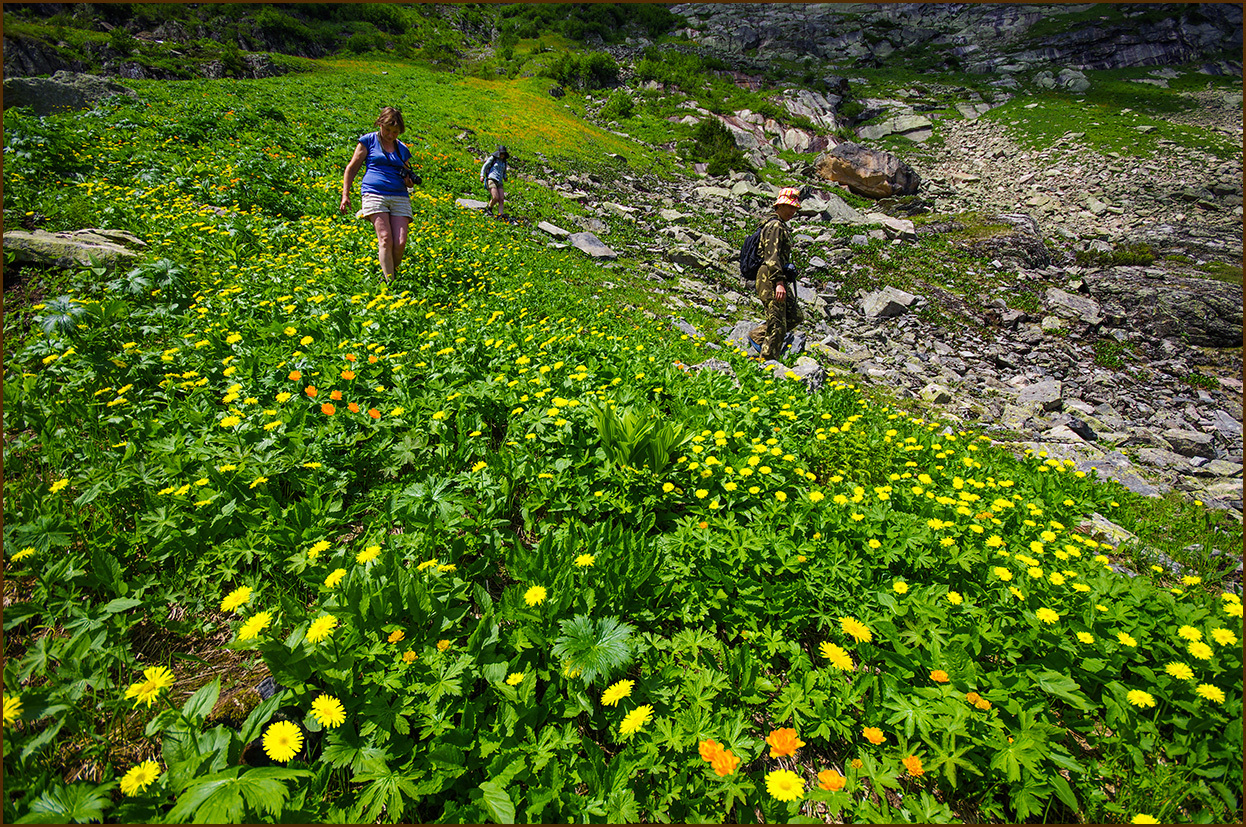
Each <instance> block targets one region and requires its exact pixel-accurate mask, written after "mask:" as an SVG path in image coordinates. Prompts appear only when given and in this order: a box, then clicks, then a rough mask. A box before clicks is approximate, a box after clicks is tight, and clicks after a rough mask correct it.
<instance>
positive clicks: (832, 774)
mask: <svg viewBox="0 0 1246 827" xmlns="http://www.w3.org/2000/svg"><path fill="white" fill-rule="evenodd" d="M847 783H848V779H847V778H844V777H843V776H842V775H840V774H839V773H838V772H836V771H835V770H822V772H820V773H818V786H819V787H821V788H822V789H824V790H830V791H831V792H833V793H837V792H839V791H840V790H842V789H843V788H844V786H845V785H846V784H847Z"/></svg>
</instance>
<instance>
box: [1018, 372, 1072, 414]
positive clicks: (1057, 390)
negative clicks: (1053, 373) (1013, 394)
mask: <svg viewBox="0 0 1246 827" xmlns="http://www.w3.org/2000/svg"><path fill="white" fill-rule="evenodd" d="M1063 396H1064V385H1063V383H1061V382H1059V381H1057V380H1054V379H1053V380H1048V381H1046V382H1036V383H1034V384H1033V385H1029V386H1027V387H1025V388H1023V389H1022V390H1021V393H1020V394H1019V395H1018V396H1017V404H1018V405H1020V406H1022V407H1037V408H1039V409H1041V410H1043V411H1058V410H1060V408H1061V407H1062V406H1063V404H1064V400H1063Z"/></svg>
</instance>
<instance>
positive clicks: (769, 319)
mask: <svg viewBox="0 0 1246 827" xmlns="http://www.w3.org/2000/svg"><path fill="white" fill-rule="evenodd" d="M765 305H766V321H765V322H764V323H762V324H760V325H758V326H757V327H755V328H753V330H752V331H751V332H750V333H749V338H750V339H752V340H753V341H754V342H756V343H757V344H758V345H760V346H761V358H762V359H766V360H769V359H778V358H779V356H781V355H782V353H783V339H784V337H785V336H787V334H788V333H791V332H792V331H793V330H795V329H796V328H798V327H800V324H801V322H803V321H804V320H805V316H804V314H803V313H801V312H800V303H799V302H797V301H796V290H795V288H792V289H789V290H788V291H787V301H779V300H778V299H775V298H771V299H770V301H768V302H766V303H765Z"/></svg>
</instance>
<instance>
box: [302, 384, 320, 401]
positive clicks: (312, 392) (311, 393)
mask: <svg viewBox="0 0 1246 827" xmlns="http://www.w3.org/2000/svg"><path fill="white" fill-rule="evenodd" d="M304 393H306V394H307V395H308V396H310V397H312V398H313V399H315V398H316V394H318V393H320V391H318V390H316V386H315V385H308V386H307V388H306V389H305V390H304Z"/></svg>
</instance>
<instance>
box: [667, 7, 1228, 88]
mask: <svg viewBox="0 0 1246 827" xmlns="http://www.w3.org/2000/svg"><path fill="white" fill-rule="evenodd" d="M672 11H674V12H675V13H676V14H678V15H680V16H681V17H684V18H685V19H686V20H687V21H688V26H687V28H686V29H685V30H684V31H685V33H686V34H687V35H688V36H689V37H690V38H692V39H693V40H695V41H696V42H698V43H700V44H701V45H703V46H706V47H709V48H712V49H714V50H716V51H721V52H724V53H726V54H737V55H742V56H743V55H746V54H749V53H752V52H754V50H755V51H756V54H757V56H758V57H778V58H785V59H789V60H801V59H803V58H805V57H806V56H812V57H814V58H817V59H819V60H823V61H827V62H829V63H834V64H841V65H848V66H851V65H867V66H879V65H883V64H884V63H887V62H892V61H903V62H904V63H905V64H913V63H914V62H916V63H919V64H921V65H923V66H927V67H929V68H943V69H962V70H965V71H969V72H974V73H984V72H1005V73H1008V72H1016V71H1022V70H1026V69H1036V68H1042V67H1046V66H1049V65H1059V66H1067V67H1073V68H1076V69H1114V68H1123V67H1128V66H1142V65H1151V66H1155V65H1161V66H1162V65H1173V64H1183V63H1190V62H1196V61H1221V60H1224V59H1226V58H1230V59H1231V58H1232V57H1233V56H1234V55H1240V53H1241V48H1242V8H1241V6H1240V5H1236V4H1212V3H1204V4H1153V5H1143V4H1130V5H1108V4H1078V5H1034V4H1004V3H989V4H973V3H952V4H936V3H903V4H886V5H883V4H880V5H873V4H865V3H849V4H837V3H826V4H809V5H805V4H771V3H685V4H681V5H678V6H675V7H673V9H672ZM1231 70H1232V67H1228V68H1226V69H1225V71H1231ZM1237 71H1240V65H1239V67H1238V69H1237Z"/></svg>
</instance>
